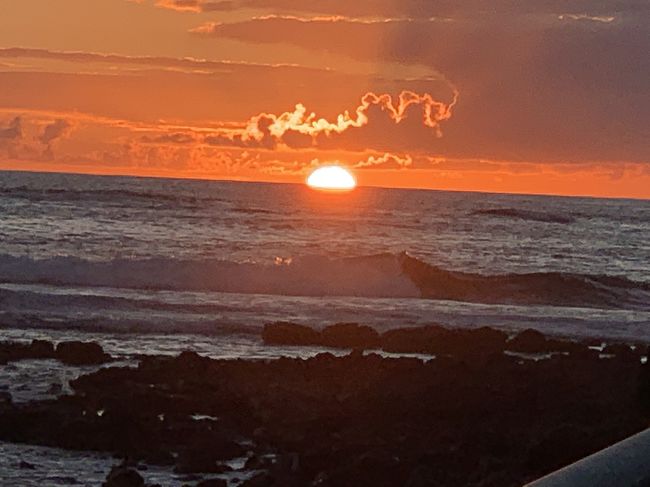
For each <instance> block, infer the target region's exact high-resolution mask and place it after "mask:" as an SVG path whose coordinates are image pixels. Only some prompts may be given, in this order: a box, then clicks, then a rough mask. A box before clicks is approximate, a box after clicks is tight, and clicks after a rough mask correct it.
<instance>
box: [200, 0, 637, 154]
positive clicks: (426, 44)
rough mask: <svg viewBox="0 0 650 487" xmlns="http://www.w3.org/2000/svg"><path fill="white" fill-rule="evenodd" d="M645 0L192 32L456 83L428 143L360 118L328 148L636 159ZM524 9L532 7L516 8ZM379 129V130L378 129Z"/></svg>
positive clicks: (276, 19) (280, 22) (291, 20)
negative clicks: (449, 116)
mask: <svg viewBox="0 0 650 487" xmlns="http://www.w3.org/2000/svg"><path fill="white" fill-rule="evenodd" d="M350 3H352V2H350ZM407 3H409V2H407ZM410 3H411V4H413V2H410ZM429 3H430V4H436V5H442V4H439V3H437V2H429ZM463 3H464V2H463ZM364 4H366V5H367V4H368V2H364ZM356 5H358V4H356ZM422 5H424V3H422ZM449 5H451V4H449ZM476 5H477V8H478V4H476ZM483 5H486V3H483ZM490 5H492V3H490ZM516 5H519V7H517V8H515V7H516ZM648 5H650V3H649V2H643V3H641V2H631V1H630V2H623V1H621V2H613V1H612V2H600V3H596V2H562V3H561V4H560V3H559V2H550V1H547V2H541V4H533V3H532V2H497V3H496V4H494V10H495V12H496V11H499V12H501V11H502V12H504V14H503V15H488V16H485V17H472V18H462V19H454V20H445V19H440V18H433V19H429V18H425V17H424V16H420V17H417V16H416V17H412V16H411V17H409V18H405V19H392V20H363V19H361V20H360V19H352V18H339V17H332V18H322V17H319V18H296V17H292V16H266V17H261V18H255V19H251V20H248V21H243V22H237V23H230V24H214V25H206V26H203V28H202V29H198V30H196V31H195V32H197V33H199V34H202V35H205V36H216V37H220V38H231V39H237V40H241V41H247V42H255V43H277V44H278V45H283V44H294V45H296V46H302V47H305V48H308V49H314V50H327V51H329V52H338V53H340V54H344V55H346V56H350V57H353V58H356V59H360V60H366V61H374V62H377V63H382V62H393V63H404V64H420V65H426V66H428V67H430V68H431V69H432V70H435V71H437V72H440V73H442V75H443V76H444V77H445V78H447V79H449V80H450V82H451V83H453V85H455V86H456V87H457V88H458V90H459V91H460V101H459V103H458V106H457V107H456V109H455V114H454V117H453V120H451V121H450V122H449V123H448V124H447V126H446V129H445V136H444V137H443V138H441V139H439V140H435V138H432V137H431V134H430V133H429V134H423V133H422V127H420V126H419V127H417V130H414V131H413V132H409V131H406V130H402V128H403V126H402V127H400V130H397V129H396V128H395V127H380V126H378V125H377V124H371V125H368V126H367V127H364V128H363V129H361V130H358V131H355V133H354V138H353V136H352V134H351V133H346V134H341V135H336V136H332V137H330V138H328V139H326V140H323V141H319V142H321V143H324V144H327V145H335V144H340V145H342V146H343V145H345V144H351V145H353V146H354V147H356V146H358V145H359V144H364V143H370V142H371V141H375V140H377V141H379V144H380V145H381V147H374V146H369V145H368V146H366V147H373V148H375V149H378V150H395V149H400V150H402V149H405V148H406V146H408V145H409V144H411V148H412V149H413V150H427V151H435V152H440V153H442V154H444V155H447V156H450V157H466V158H473V157H487V158H494V159H505V160H540V161H605V160H609V161H612V160H629V161H637V162H644V161H646V162H647V161H650V144H648V142H647V141H648V140H649V139H650V129H648V127H650V94H649V93H650V92H649V90H648V81H647V80H648V79H650V56H648V52H650V17H649V16H648V9H649V7H648ZM508 6H509V8H510V10H508V8H506V7H508ZM524 7H526V8H528V10H526V8H524ZM341 8H343V6H342V5H341ZM354 8H356V7H354ZM484 8H485V7H484ZM529 10H530V11H531V12H535V13H536V14H535V15H524V14H523V13H522V12H528V11H529ZM542 11H543V12H556V13H549V14H546V13H545V14H543V15H542V14H539V12H542ZM567 11H573V12H585V13H581V14H566V12H567ZM512 12H516V15H515V14H513V13H512ZM632 12H633V13H634V15H632ZM332 13H334V12H332ZM336 13H341V12H336ZM610 14H611V15H610ZM379 125H381V124H379ZM375 129H376V130H375ZM383 129H386V130H388V131H387V132H384V133H383V137H381V136H379V131H380V130H383ZM375 132H377V133H375ZM389 145H390V147H389Z"/></svg>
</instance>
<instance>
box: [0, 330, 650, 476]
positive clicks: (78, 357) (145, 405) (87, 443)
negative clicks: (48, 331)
mask: <svg viewBox="0 0 650 487" xmlns="http://www.w3.org/2000/svg"><path fill="white" fill-rule="evenodd" d="M263 338H264V340H265V343H267V344H269V345H273V344H278V345H280V344H281V345H297V346H304V345H319V346H327V347H333V348H346V349H352V351H351V352H349V353H347V354H346V355H344V356H340V357H337V356H335V355H333V354H331V353H321V354H319V355H317V356H315V357H313V358H309V359H289V358H281V359H276V360H268V361H253V360H217V359H210V358H206V357H202V356H199V355H197V354H196V353H194V352H184V353H182V354H180V355H179V356H177V357H165V356H142V357H139V361H138V365H137V367H117V366H112V367H107V368H101V369H99V370H97V371H95V372H92V373H89V374H85V375H82V376H80V377H79V378H77V379H75V380H74V381H72V382H71V384H70V385H71V387H72V390H73V394H72V395H63V396H60V397H59V398H57V399H54V400H42V401H31V402H27V403H14V402H13V401H12V399H11V396H10V395H9V394H7V393H4V394H3V395H1V396H0V440H2V441H7V442H16V443H28V444H35V445H44V446H54V447H60V448H66V449H74V450H83V451H98V452H107V453H111V454H113V455H115V457H116V463H118V462H120V461H123V462H124V463H123V464H122V465H120V466H118V467H116V468H115V469H114V470H113V471H112V472H111V473H110V474H109V473H108V472H107V474H108V477H107V480H106V484H105V485H106V486H107V487H115V486H124V487H128V486H131V485H138V486H141V485H144V480H142V477H140V475H139V474H138V473H137V470H136V467H138V466H140V467H142V465H146V464H149V465H167V466H169V468H173V469H174V471H175V472H177V473H178V474H183V475H187V479H188V480H187V484H188V485H192V486H194V485H200V486H211V485H212V486H226V485H241V486H244V487H256V486H277V487H280V486H282V487H292V486H296V487H297V486H312V485H313V486H324V487H326V486H331V487H335V486H341V487H347V486H350V487H351V486H366V485H367V486H373V487H381V486H386V487H388V486H406V487H420V486H429V485H431V486H434V485H435V486H454V487H457V486H486V487H488V486H494V487H508V486H513V487H514V486H520V485H522V484H524V483H525V482H527V481H530V480H533V479H535V478H537V477H540V476H542V475H544V474H545V473H548V472H550V471H553V470H555V469H557V468H559V467H561V466H563V465H565V464H568V463H570V462H572V461H574V460H577V459H579V458H582V457H584V456H585V455H588V454H590V453H592V452H594V451H597V450H599V449H601V448H603V447H605V446H607V445H609V444H611V443H613V442H615V441H617V440H620V439H623V438H625V437H627V436H629V435H631V434H633V433H635V432H637V431H640V430H642V429H645V428H646V427H647V426H648V423H649V420H650V369H649V367H650V366H649V365H647V364H646V363H645V362H646V361H645V359H644V358H645V357H646V356H647V354H646V350H645V348H642V347H639V346H636V347H630V346H629V345H627V344H607V345H606V346H604V347H600V348H598V349H597V348H596V347H594V346H593V345H594V344H593V343H578V342H572V341H565V340H558V339H553V338H548V337H545V336H544V335H542V334H541V333H539V332H535V331H533V330H527V331H524V332H521V333H519V334H518V335H514V336H510V335H508V334H506V333H504V332H502V331H499V330H495V329H491V328H480V329H476V330H451V329H446V328H443V327H438V326H430V327H422V328H413V329H400V330H392V331H389V332H386V333H384V334H381V335H380V334H378V333H377V332H376V331H375V330H373V329H371V328H368V327H363V326H360V325H356V324H338V325H334V326H331V327H327V328H325V329H323V330H314V329H311V328H309V327H303V326H301V325H297V324H291V323H274V324H269V325H267V326H266V327H265V330H264V335H263ZM364 349H366V351H365V352H364V351H363V350H364ZM370 350H381V351H383V352H392V353H417V354H426V355H428V356H429V359H428V360H421V359H418V358H413V357H398V358H393V357H384V356H381V355H379V354H378V353H375V352H372V351H370ZM33 359H55V360H58V361H61V362H62V363H66V364H77V365H90V364H93V365H97V364H102V363H110V362H111V360H112V357H110V356H109V355H108V354H106V353H105V352H104V351H103V350H102V348H101V346H100V345H98V344H96V343H81V342H69V343H59V344H56V345H54V344H53V343H50V342H46V341H35V342H33V343H31V344H19V343H3V344H0V363H8V362H13V361H18V360H33ZM642 359H643V360H642ZM118 365H119V364H118ZM120 459H122V460H120ZM233 459H241V464H242V467H243V468H242V474H241V475H240V476H239V479H240V480H239V481H238V482H236V481H234V480H232V476H231V477H230V478H231V480H230V481H229V482H230V483H227V482H226V480H224V479H223V478H219V477H220V475H221V474H223V473H225V472H230V473H233V472H232V470H233V468H237V467H233V464H232V460H233ZM244 470H245V471H246V472H248V473H250V472H253V473H252V475H251V474H246V475H244V473H243V471H244ZM236 473H237V472H235V474H236ZM235 477H237V475H235Z"/></svg>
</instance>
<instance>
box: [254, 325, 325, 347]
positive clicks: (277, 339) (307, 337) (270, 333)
mask: <svg viewBox="0 0 650 487" xmlns="http://www.w3.org/2000/svg"><path fill="white" fill-rule="evenodd" d="M262 338H263V340H264V343H266V344H267V345H302V346H305V345H316V344H318V343H319V342H320V338H321V337H320V333H318V332H317V331H316V330H313V329H312V328H310V327H308V326H305V325H298V324H295V323H288V322H285V321H278V322H276V323H267V324H266V325H264V331H263V332H262Z"/></svg>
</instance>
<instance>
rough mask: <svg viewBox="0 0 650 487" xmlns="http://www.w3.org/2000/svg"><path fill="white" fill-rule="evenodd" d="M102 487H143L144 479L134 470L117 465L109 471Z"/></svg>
mask: <svg viewBox="0 0 650 487" xmlns="http://www.w3.org/2000/svg"><path fill="white" fill-rule="evenodd" d="M102 485H103V487H143V486H144V479H143V478H142V475H140V474H139V473H138V472H137V471H136V470H134V469H132V468H129V467H125V466H124V465H117V466H115V467H113V468H112V469H111V471H110V472H109V474H108V476H107V477H106V482H104V483H103V484H102Z"/></svg>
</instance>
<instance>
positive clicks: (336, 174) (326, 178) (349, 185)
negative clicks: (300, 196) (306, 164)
mask: <svg viewBox="0 0 650 487" xmlns="http://www.w3.org/2000/svg"><path fill="white" fill-rule="evenodd" d="M307 185H308V186H310V187H311V188H315V189H328V190H335V191H348V190H351V189H354V188H355V187H356V186H357V182H356V180H355V179H354V176H353V175H352V174H351V173H350V171H348V170H347V169H345V168H343V167H341V166H323V167H319V168H318V169H316V170H314V172H312V173H311V174H310V175H309V177H308V178H307Z"/></svg>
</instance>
